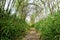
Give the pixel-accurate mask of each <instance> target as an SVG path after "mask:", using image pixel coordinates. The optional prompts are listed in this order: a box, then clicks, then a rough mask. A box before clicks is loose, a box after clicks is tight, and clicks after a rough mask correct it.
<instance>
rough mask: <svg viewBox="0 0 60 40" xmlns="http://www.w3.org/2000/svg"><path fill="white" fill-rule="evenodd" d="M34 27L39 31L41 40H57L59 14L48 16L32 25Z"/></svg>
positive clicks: (59, 26)
mask: <svg viewBox="0 0 60 40" xmlns="http://www.w3.org/2000/svg"><path fill="white" fill-rule="evenodd" d="M34 27H35V28H36V29H37V30H39V31H40V33H41V36H42V38H41V39H42V40H59V39H60V12H57V13H55V14H53V15H49V16H48V18H46V19H44V20H41V21H40V22H38V23H36V24H34Z"/></svg>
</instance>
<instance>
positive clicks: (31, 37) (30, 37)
mask: <svg viewBox="0 0 60 40" xmlns="http://www.w3.org/2000/svg"><path fill="white" fill-rule="evenodd" d="M39 38H40V33H39V32H37V31H36V29H35V28H30V31H29V33H28V34H27V35H26V36H25V37H24V38H23V40H39Z"/></svg>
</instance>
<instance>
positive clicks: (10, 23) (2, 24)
mask: <svg viewBox="0 0 60 40" xmlns="http://www.w3.org/2000/svg"><path fill="white" fill-rule="evenodd" d="M27 28H28V25H27V23H26V22H25V20H22V19H18V18H16V17H15V16H10V15H9V12H8V13H7V12H4V11H3V10H1V9H0V39H1V40H16V39H19V40H21V39H22V37H23V36H24V35H25V34H26V30H27Z"/></svg>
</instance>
